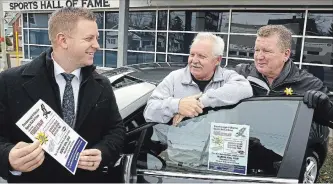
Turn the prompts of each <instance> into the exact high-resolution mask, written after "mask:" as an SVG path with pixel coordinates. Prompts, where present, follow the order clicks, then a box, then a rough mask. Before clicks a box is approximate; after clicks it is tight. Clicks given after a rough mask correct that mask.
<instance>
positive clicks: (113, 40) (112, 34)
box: [105, 31, 118, 49]
mask: <svg viewBox="0 0 333 184" xmlns="http://www.w3.org/2000/svg"><path fill="white" fill-rule="evenodd" d="M105 48H107V49H117V48H118V31H106V32H105Z"/></svg>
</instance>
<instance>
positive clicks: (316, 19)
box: [306, 11, 333, 37]
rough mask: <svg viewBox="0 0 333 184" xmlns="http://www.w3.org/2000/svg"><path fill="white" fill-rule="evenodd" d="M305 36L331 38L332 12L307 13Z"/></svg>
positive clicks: (332, 33)
mask: <svg viewBox="0 0 333 184" xmlns="http://www.w3.org/2000/svg"><path fill="white" fill-rule="evenodd" d="M306 35H313V36H331V37H333V11H330V12H323V11H321V12H313V11H309V13H308V20H307V23H306Z"/></svg>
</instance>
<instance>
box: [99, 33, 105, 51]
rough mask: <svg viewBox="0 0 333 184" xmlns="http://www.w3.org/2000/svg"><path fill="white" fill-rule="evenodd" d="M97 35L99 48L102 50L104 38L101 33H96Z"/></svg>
mask: <svg viewBox="0 0 333 184" xmlns="http://www.w3.org/2000/svg"><path fill="white" fill-rule="evenodd" d="M98 33H99V38H98V44H99V47H101V48H104V45H103V38H104V35H103V31H98Z"/></svg>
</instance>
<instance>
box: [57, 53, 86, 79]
mask: <svg viewBox="0 0 333 184" xmlns="http://www.w3.org/2000/svg"><path fill="white" fill-rule="evenodd" d="M51 58H52V60H53V64H54V76H55V77H57V76H58V75H61V73H64V72H65V70H64V69H63V68H62V67H61V66H60V65H59V64H58V63H57V61H55V60H54V58H53V53H51ZM71 74H73V75H75V77H77V79H79V80H80V77H81V68H78V69H76V70H74V71H73V72H72V73H71Z"/></svg>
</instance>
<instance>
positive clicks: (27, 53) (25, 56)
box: [23, 45, 29, 59]
mask: <svg viewBox="0 0 333 184" xmlns="http://www.w3.org/2000/svg"><path fill="white" fill-rule="evenodd" d="M23 47H24V48H23V49H24V58H25V59H29V46H28V45H24V46H23Z"/></svg>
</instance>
